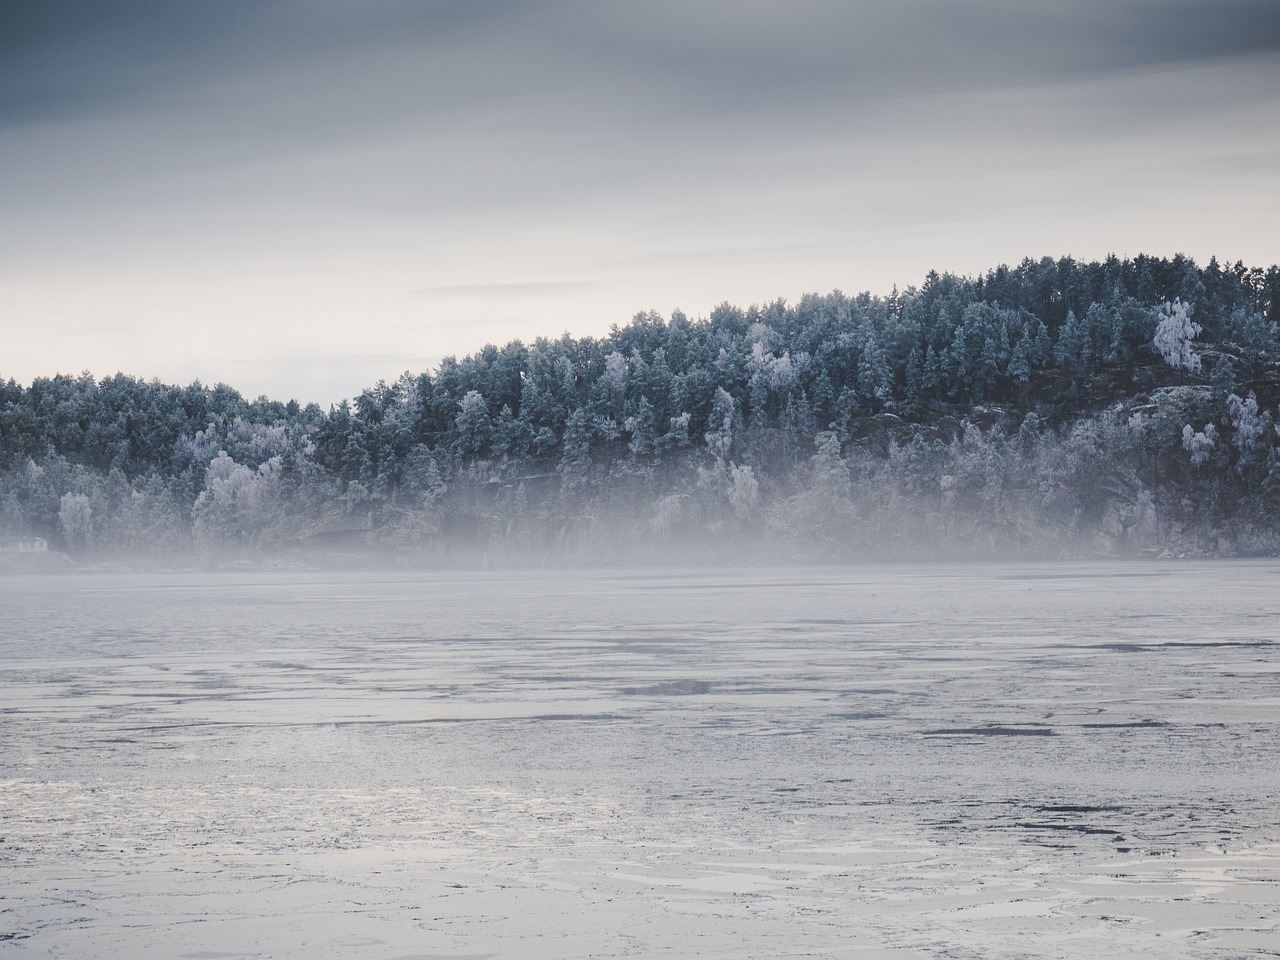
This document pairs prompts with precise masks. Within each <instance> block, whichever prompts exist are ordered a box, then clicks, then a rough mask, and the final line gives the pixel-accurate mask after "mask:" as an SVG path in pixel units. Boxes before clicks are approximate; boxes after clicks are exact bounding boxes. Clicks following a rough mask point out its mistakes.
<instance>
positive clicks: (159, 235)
mask: <svg viewBox="0 0 1280 960" xmlns="http://www.w3.org/2000/svg"><path fill="white" fill-rule="evenodd" d="M0 226H2V227H3V229H0V333H2V334H3V336H2V339H0V376H3V377H14V378H16V379H18V380H19V381H20V382H24V383H25V382H29V381H30V379H31V378H32V377H35V376H41V375H51V374H53V373H57V372H67V373H78V372H80V371H81V370H84V369H88V370H90V371H92V372H93V373H94V374H95V375H97V376H104V375H107V374H110V373H115V372H116V371H123V372H126V373H131V374H135V375H138V376H142V377H146V378H150V377H153V376H155V377H159V378H160V379H162V380H166V381H171V382H180V383H186V382H189V381H191V380H192V379H195V378H199V379H201V380H203V381H205V382H206V383H214V382H217V381H225V382H227V383H229V384H231V385H232V386H234V387H236V388H238V389H240V390H241V391H242V392H244V393H246V394H247V395H249V396H256V395H258V394H260V393H265V394H267V395H269V396H272V397H275V398H279V399H287V398H289V397H296V398H297V399H299V400H302V401H304V402H305V401H310V400H315V401H318V402H320V403H322V404H324V405H327V404H329V403H331V402H335V401H337V400H339V399H341V398H343V397H347V396H353V395H355V394H356V393H358V392H359V390H360V389H361V388H362V387H365V386H369V385H371V384H372V383H373V382H375V381H376V380H378V379H380V378H385V379H388V380H390V379H394V378H395V377H396V376H398V375H399V374H400V373H401V372H402V371H404V370H406V369H408V370H413V371H415V372H416V371H419V370H422V369H427V368H430V367H433V366H434V365H435V364H436V363H437V362H438V361H439V359H440V358H441V357H443V356H445V355H447V354H457V355H463V354H466V353H470V352H473V351H474V350H476V349H478V348H479V347H481V346H483V345H484V344H485V343H487V342H494V343H505V342H506V341H508V340H510V339H512V338H515V337H519V338H522V339H525V340H526V341H527V340H532V339H533V338H534V337H537V336H539V335H547V336H558V335H559V334H560V333H562V332H564V331H565V330H568V331H570V332H572V333H574V334H575V335H582V334H600V333H605V332H607V330H608V328H609V326H610V325H611V324H614V323H617V324H619V325H621V324H625V323H626V322H627V321H628V320H629V319H630V317H631V316H632V315H633V314H634V313H636V312H637V311H640V310H649V309H656V310H659V311H661V312H662V313H663V314H669V313H670V311H671V310H673V309H675V308H681V309H683V310H684V311H685V312H686V313H688V314H690V315H691V316H701V315H705V314H706V313H708V312H709V311H710V310H711V308H712V307H714V306H715V305H716V304H717V303H720V302H722V301H725V300H728V301H731V302H733V303H737V304H740V305H743V306H746V305H748V304H750V303H753V302H763V301H766V300H772V299H774V298H777V297H786V298H788V299H792V300H794V299H796V298H798V297H799V296H800V295H801V294H803V293H806V292H827V291H830V290H832V289H835V288H839V289H842V290H845V291H846V292H857V291H861V290H871V291H873V292H876V293H882V292H887V291H888V290H889V289H890V288H891V287H892V286H894V285H895V284H897V285H899V286H903V287H905V286H908V285H911V284H918V283H919V282H920V281H921V279H922V277H923V275H924V274H925V272H926V271H928V270H929V269H938V270H950V271H953V272H958V273H975V272H979V271H982V270H985V269H987V268H988V267H992V266H995V265H997V264H999V263H1002V262H1009V263H1016V262H1017V261H1019V260H1021V259H1022V258H1023V257H1024V256H1033V257H1040V256H1044V255H1049V256H1055V257H1056V256H1061V255H1071V256H1074V257H1076V258H1078V259H1092V258H1097V257H1102V256H1105V255H1106V254H1108V253H1111V252H1114V253H1117V254H1120V255H1122V256H1125V255H1132V254H1135V253H1139V252H1146V253H1151V254H1156V255H1165V256H1171V255H1173V254H1175V253H1179V252H1182V253H1186V254H1188V255H1190V256H1192V257H1194V258H1196V259H1197V260H1198V261H1200V262H1204V261H1206V260H1207V259H1208V258H1209V256H1210V255H1215V254H1216V255H1217V256H1218V258H1219V259H1220V260H1225V261H1230V262H1234V261H1235V260H1238V259H1239V260H1244V261H1245V262H1246V263H1250V264H1260V265H1266V264H1270V263H1273V262H1276V261H1277V260H1280V250H1278V245H1280V4H1278V3H1277V2H1276V0H1174V2H1156V0H1073V2H1035V0H873V2H858V0H843V2H836V0H774V2H763V0H741V2H735V0H630V2H610V0H548V2H537V0H525V2H503V0H495V2H486V0H438V2H430V0H416V2H410V0H359V2H357V0H346V2H337V0H310V2H305V3H303V2H273V0H243V2H242V0H219V2H203V3H192V2H174V0H111V2H110V3H103V2H98V0H84V2H68V0H6V2H5V3H3V4H0Z"/></svg>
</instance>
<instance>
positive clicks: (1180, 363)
mask: <svg viewBox="0 0 1280 960" xmlns="http://www.w3.org/2000/svg"><path fill="white" fill-rule="evenodd" d="M1191 313H1192V306H1191V304H1189V303H1183V302H1182V301H1181V300H1174V301H1173V302H1172V303H1163V304H1161V305H1160V310H1159V317H1160V321H1159V323H1157V324H1156V336H1155V340H1154V341H1153V342H1154V343H1155V347H1156V349H1157V350H1159V351H1160V356H1162V357H1164V362H1165V363H1167V364H1168V365H1169V366H1171V367H1173V368H1174V369H1175V370H1187V371H1189V372H1191V373H1198V372H1199V371H1200V355H1199V354H1198V353H1196V352H1195V351H1194V350H1192V349H1191V341H1192V340H1194V339H1195V338H1196V336H1197V334H1199V333H1200V330H1201V327H1200V324H1198V323H1196V322H1194V321H1193V320H1192V319H1191Z"/></svg>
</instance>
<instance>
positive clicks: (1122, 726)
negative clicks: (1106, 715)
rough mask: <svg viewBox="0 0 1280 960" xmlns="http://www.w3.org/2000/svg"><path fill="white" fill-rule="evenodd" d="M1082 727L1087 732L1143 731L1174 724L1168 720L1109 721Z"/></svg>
mask: <svg viewBox="0 0 1280 960" xmlns="http://www.w3.org/2000/svg"><path fill="white" fill-rule="evenodd" d="M1080 726H1081V727H1082V728H1084V729H1086V730H1110V729H1117V730H1142V729H1145V728H1147V727H1168V726H1172V724H1170V723H1169V721H1168V720H1108V721H1098V722H1095V723H1082V724H1080Z"/></svg>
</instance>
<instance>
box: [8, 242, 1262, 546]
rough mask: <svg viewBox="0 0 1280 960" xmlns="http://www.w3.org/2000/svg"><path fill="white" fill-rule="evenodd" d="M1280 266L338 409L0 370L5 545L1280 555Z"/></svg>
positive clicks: (766, 323) (755, 336) (906, 296)
mask: <svg viewBox="0 0 1280 960" xmlns="http://www.w3.org/2000/svg"><path fill="white" fill-rule="evenodd" d="M1278 329H1280V268H1277V267H1275V266H1272V267H1269V268H1265V269H1264V268H1258V267H1245V266H1244V265H1243V264H1239V263H1237V264H1236V265H1234V266H1231V267H1223V266H1221V265H1219V264H1218V263H1217V262H1216V261H1213V260H1211V261H1210V262H1209V263H1208V264H1207V265H1206V266H1204V267H1200V266H1197V265H1196V264H1195V263H1194V262H1192V261H1191V260H1189V259H1187V258H1184V257H1174V258H1173V259H1161V258H1155V257H1136V258H1133V259H1131V260H1119V259H1116V258H1109V259H1107V260H1104V261H1100V262H1092V263H1078V262H1076V261H1074V260H1071V259H1063V260H1049V259H1043V260H1038V261H1032V260H1026V261H1024V262H1023V263H1021V264H1019V265H1018V266H1016V267H1008V266H1001V267H998V268H996V269H993V270H991V271H989V272H987V273H986V274H984V275H982V276H980V277H956V276H952V275H949V274H936V273H931V274H929V275H928V276H927V277H926V278H925V279H924V282H923V283H922V284H921V285H920V286H919V287H910V288H907V289H906V290H902V291H897V292H895V293H893V294H892V295H890V296H887V297H878V296H872V295H870V294H860V295H857V296H846V295H845V294H843V293H840V292H838V291H836V292H832V293H829V294H825V295H817V294H814V295H808V296H805V297H803V298H801V300H800V301H799V302H798V303H794V304H787V303H785V302H783V301H781V300H779V301H775V302H773V303H768V304H763V305H758V306H752V307H750V308H748V309H740V308H738V307H734V306H731V305H729V304H727V303H726V304H723V305H721V306H720V307H717V308H716V309H715V310H714V311H712V313H711V315H710V316H708V317H706V318H703V319H698V320H690V319H689V318H687V317H686V316H684V315H683V314H681V313H679V312H676V313H675V314H673V315H672V316H670V317H662V316H660V315H657V314H653V313H646V314H638V315H637V316H636V317H635V318H634V319H633V320H632V321H631V322H630V323H629V324H627V325H626V326H624V327H615V328H614V329H613V330H612V331H611V333H610V334H609V335H608V336H607V337H602V338H598V339H597V338H581V339H574V338H572V337H569V336H567V335H566V336H563V337H560V338H558V339H554V340H552V339H544V338H539V339H537V340H535V341H534V342H533V343H530V344H524V343H521V342H519V341H513V342H512V343H509V344H506V345H505V346H501V347H498V346H493V345H487V346H485V347H483V348H482V349H480V350H478V351H477V352H476V353H474V354H472V355H471V356H468V357H465V358H462V359H457V358H447V359H446V360H444V361H443V362H442V363H441V364H440V366H439V368H438V369H436V370H434V371H430V372H423V373H419V374H416V375H415V374H410V373H406V374H404V375H403V376H401V377H400V378H399V379H397V380H395V381H394V382H391V383H386V382H379V383H378V384H376V385H374V386H372V387H370V388H369V389H367V390H365V391H364V392H362V393H361V394H360V395H359V396H358V397H356V398H355V400H354V401H353V402H351V403H346V402H344V403H342V404H340V405H338V406H336V407H334V408H332V409H330V410H329V411H327V412H325V411H322V410H321V409H319V408H318V407H316V406H314V405H310V406H307V407H299V405H298V404H297V403H294V402H292V401H291V402H288V403H282V402H278V401H274V400H269V399H267V398H259V399H258V400H255V401H252V402H249V401H246V400H245V399H244V398H243V397H241V396H240V395H239V394H238V393H237V392H236V391H235V390H233V389H231V388H229V387H227V386H225V385H218V386H216V387H213V388H209V387H205V386H203V385H201V384H199V383H196V384H192V385H190V386H187V387H177V386H169V385H165V384H161V383H158V382H156V381H144V380H140V379H135V378H133V377H128V376H123V375H116V376H113V377H107V378H105V379H102V380H95V379H94V378H93V377H91V376H89V375H87V374H86V375H82V376H80V377H68V376H57V377H52V378H46V379H38V380H36V381H35V382H33V383H32V384H31V385H30V386H29V387H22V386H20V385H18V384H16V383H14V382H13V381H12V380H10V381H8V382H7V383H0V471H2V472H0V528H3V529H8V530H14V531H20V532H28V533H34V534H38V535H40V536H43V537H46V538H48V539H49V540H50V541H51V543H52V544H53V545H54V546H55V547H56V548H59V549H65V550H67V551H68V552H70V553H71V555H72V556H81V555H83V556H98V555H105V554H109V553H112V552H115V551H123V552H127V553H131V554H140V555H146V554H152V555H157V556H160V555H172V554H175V553H177V554H192V553H194V554H195V555H197V556H199V557H202V558H206V559H208V560H210V561H214V560H226V559H228V558H252V557H262V556H277V557H278V556H284V555H295V556H303V555H310V556H314V557H318V558H320V559H322V560H323V559H324V558H330V559H331V560H332V561H333V562H388V563H396V562H406V563H417V562H451V561H454V562H484V563H496V562H507V561H510V562H516V561H519V560H543V559H547V558H555V559H562V560H594V559H617V560H619V561H624V560H644V559H649V558H654V559H657V558H661V557H669V556H676V557H681V558H688V559H729V560H760V559H788V558H837V559H857V558H882V557H892V556H901V557H910V556H973V557H977V556H994V555H1001V556H1003V555H1025V556H1046V555H1047V556H1061V555H1067V556H1082V555H1094V554H1105V555H1135V556H1142V555H1159V554H1161V553H1165V552H1168V553H1174V554H1176V553H1187V552H1190V553H1196V554H1224V555H1235V554H1257V553H1272V552H1274V551H1276V550H1277V549H1280V521H1277V520H1275V519H1273V518H1275V517H1280V510H1278V509H1276V508H1277V507H1280V503H1277V502H1276V497H1277V489H1278V488H1280V461H1278V457H1277V446H1276V444H1277V440H1278V439H1280V438H1278V437H1277V432H1276V420H1275V417H1276V405H1277V403H1278V402H1280V337H1278V333H1277V331H1278Z"/></svg>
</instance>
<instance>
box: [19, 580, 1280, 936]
mask: <svg viewBox="0 0 1280 960" xmlns="http://www.w3.org/2000/svg"><path fill="white" fill-rule="evenodd" d="M1277 583H1280V564H1277V563H1273V562H1240V563H1234V562H1232V563H1226V562H1224V563H1189V562H1183V563H1176V564H1165V563H1142V564H1137V563H1135V564H1104V565H1084V564H1060V565H1032V566H1029V565H1017V566H1015V565H984V566H967V567H962V566H950V567H948V566H939V567H911V568H905V567H904V568H894V567H886V568H881V569H873V568H865V567H864V568H838V569H836V568H806V569H795V570H766V571H747V570H727V571H726V570H718V571H711V572H707V571H679V572H657V571H653V570H647V571H645V570H634V571H612V570H603V571H592V572H570V573H564V572H550V571H543V572H537V573H474V572H471V573H448V574H438V573H414V574H385V573H384V574H375V573H362V574H357V575H350V576H346V575H337V574H328V573H326V574H312V573H305V574H289V575H264V574H219V575H212V576H195V575H185V574H184V575H178V574H175V575H170V576H149V577H142V576H120V577H112V576H105V575H103V576H79V577H76V576H69V577H23V578H6V579H0V898H2V899H0V957H3V958H5V960H8V958H10V957H13V958H25V957H74V958H95V957H102V958H107V957H112V958H116V957H130V958H166V960H173V958H192V960H194V958H207V960H214V958H232V957H299V958H302V957H306V958H322V957H343V958H346V957H361V958H366V957H367V958H386V960H392V958H398V960H407V958H414V960H426V958H434V960H442V958H462V957H472V958H479V957H502V958H534V960H537V958H557V960H558V958H579V957H622V956H643V957H673V958H674V957H744V956H745V957H802V956H803V957H862V958H911V957H929V958H936V957H952V958H965V957H975V958H977V957H982V958H1015V957H1017V958H1022V957H1028V956H1034V957H1046V958H1053V957H1072V958H1075V957H1080V958H1085V957H1088V958H1095V957H1107V958H1125V957H1152V958H1162V960H1165V958H1176V957H1224V958H1225V957H1242V956H1253V955H1256V956H1276V955H1277V953H1276V951H1278V950H1280V762H1277V760H1278V758H1277V752H1278V747H1280V644H1277V642H1276V641H1277V640H1278V639H1280V590H1277V589H1276V584H1277Z"/></svg>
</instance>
